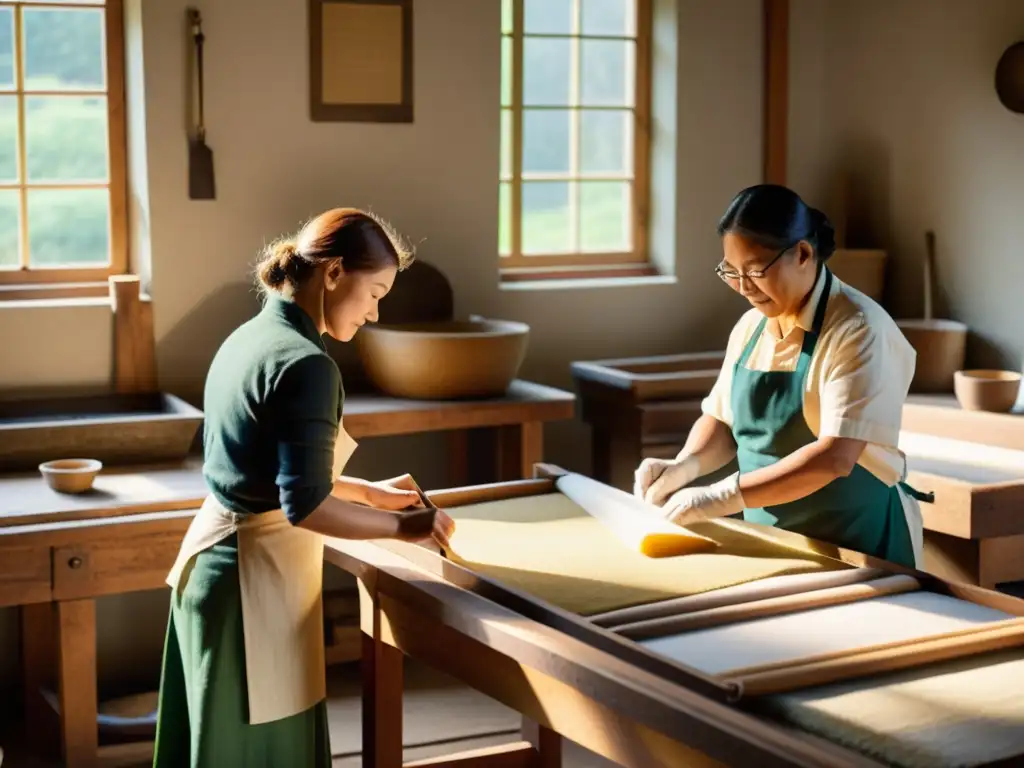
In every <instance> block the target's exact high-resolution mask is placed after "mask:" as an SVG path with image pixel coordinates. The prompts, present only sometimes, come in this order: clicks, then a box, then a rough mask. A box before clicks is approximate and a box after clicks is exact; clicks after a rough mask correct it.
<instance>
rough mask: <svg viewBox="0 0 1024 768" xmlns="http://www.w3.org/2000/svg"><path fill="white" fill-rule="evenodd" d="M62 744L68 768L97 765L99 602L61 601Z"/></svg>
mask: <svg viewBox="0 0 1024 768" xmlns="http://www.w3.org/2000/svg"><path fill="white" fill-rule="evenodd" d="M57 637H58V650H57V657H58V662H59V664H58V670H59V671H58V674H59V679H60V684H59V686H58V687H59V692H60V713H61V718H60V720H61V737H62V738H61V743H62V745H63V748H64V765H65V766H66V767H67V768H92V766H95V765H96V764H97V757H98V755H97V752H98V749H99V732H98V729H97V727H96V715H97V709H98V703H97V696H96V601H95V600H66V601H63V602H59V603H57Z"/></svg>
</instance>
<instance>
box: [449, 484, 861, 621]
mask: <svg viewBox="0 0 1024 768" xmlns="http://www.w3.org/2000/svg"><path fill="white" fill-rule="evenodd" d="M445 511H446V512H448V513H449V514H450V515H451V516H452V518H454V519H455V521H456V529H455V534H454V536H453V537H452V540H451V548H450V550H449V551H448V557H449V558H451V560H452V561H453V562H456V563H459V564H461V565H464V566H466V567H467V568H470V569H472V570H474V571H476V572H478V573H482V574H485V575H488V576H490V577H492V578H494V579H497V580H498V581H501V582H503V583H505V584H507V585H509V586H512V587H515V588H518V589H521V590H523V591H524V592H527V593H529V594H531V595H534V596H535V597H538V598H540V599H543V600H546V601H548V602H550V603H553V604H555V605H557V606H560V607H562V608H564V609H566V610H569V611H572V612H574V613H579V614H583V615H590V614H594V613H601V612H603V611H610V610H614V609H616V608H623V607H626V606H628V605H639V604H641V603H648V602H653V601H656V600H664V599H666V598H670V597H679V596H683V595H694V594H698V593H701V592H708V591H711V590H714V589H721V588H723V587H729V586H733V585H735V584H742V583H745V582H750V581H756V580H758V579H763V578H767V577H769V576H778V575H782V574H787V573H808V572H816V571H817V572H820V571H829V570H841V569H844V568H847V567H849V566H847V565H845V564H844V563H841V562H838V561H835V560H830V559H828V558H825V557H819V556H816V555H813V554H809V553H808V554H805V553H800V552H797V551H795V550H791V549H786V548H784V547H781V546H779V545H778V544H775V543H772V542H769V541H765V540H763V539H759V538H757V537H753V536H750V535H746V534H743V533H741V532H739V531H735V530H730V529H727V528H725V527H723V526H717V525H715V524H714V523H701V524H699V525H696V526H692V527H691V528H690V530H691V531H692V532H693V533H695V534H697V535H698V536H704V537H707V538H709V539H711V540H712V541H714V542H715V543H716V544H717V545H718V546H717V547H716V548H715V549H714V550H712V551H710V552H698V553H695V554H689V555H685V556H683V557H662V558H651V557H646V556H644V555H642V554H641V553H640V552H638V551H636V550H635V549H631V548H630V547H628V546H626V545H625V544H623V542H622V540H621V539H619V537H618V536H616V535H615V534H614V533H613V532H612V531H611V530H610V529H609V528H608V527H607V526H606V525H604V524H603V523H602V522H600V521H599V520H598V519H597V518H595V517H593V516H592V515H590V514H588V512H587V510H586V509H584V508H583V507H581V506H580V505H578V504H576V503H575V502H574V501H573V500H572V499H570V498H569V497H568V496H566V495H564V494H562V493H550V494H544V495H541V496H528V497H523V498H517V499H505V500H502V501H495V502H487V503H482V504H471V505H467V506H463V507H452V508H449V509H446V510H445Z"/></svg>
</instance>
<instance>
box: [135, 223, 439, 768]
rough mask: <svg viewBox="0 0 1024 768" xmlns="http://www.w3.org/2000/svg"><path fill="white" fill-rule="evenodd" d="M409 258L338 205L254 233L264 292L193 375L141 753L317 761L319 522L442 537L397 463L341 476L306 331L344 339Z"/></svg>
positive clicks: (321, 736)
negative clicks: (185, 509) (192, 509)
mask: <svg viewBox="0 0 1024 768" xmlns="http://www.w3.org/2000/svg"><path fill="white" fill-rule="evenodd" d="M411 261H412V255H411V254H410V253H409V252H408V251H407V249H405V248H403V247H402V245H401V243H400V242H399V240H398V238H397V236H396V235H395V234H394V233H392V232H391V230H390V229H389V228H388V227H387V226H385V225H384V223H383V222H381V221H380V220H379V219H377V218H376V217H374V216H372V215H370V214H367V213H364V212H362V211H358V210H354V209H349V208H339V209H334V210H331V211H327V212H326V213H323V214H321V215H320V216H318V217H316V218H315V219H313V220H311V221H310V222H309V223H308V224H306V226H305V227H303V228H302V230H301V231H300V232H299V233H298V235H297V236H296V237H295V238H294V239H288V240H282V241H280V242H278V243H276V244H274V245H273V246H272V247H271V248H269V249H268V251H267V253H266V255H265V258H264V259H263V261H262V262H261V263H260V264H259V266H258V268H257V277H258V281H259V284H260V287H261V289H262V291H263V293H264V295H265V299H266V300H265V304H264V306H263V309H262V311H260V312H259V314H258V315H256V317H254V318H252V319H251V320H249V321H248V322H246V323H244V324H243V325H241V326H240V327H239V328H238V329H236V330H235V331H234V332H233V333H232V334H231V335H230V336H229V337H228V338H227V339H226V340H225V341H224V343H223V344H222V345H221V347H220V349H219V350H218V352H217V354H216V356H215V357H214V360H213V363H212V364H211V366H210V370H209V374H208V376H207V379H206V391H205V394H204V410H205V423H204V427H203V430H204V432H203V437H204V440H203V449H204V462H203V474H204V477H205V479H206V483H207V486H208V487H209V491H210V495H209V496H208V498H207V499H206V501H205V503H204V504H203V506H202V508H201V509H200V510H199V512H198V513H197V514H196V516H195V518H194V520H193V522H192V524H191V526H190V528H189V530H188V532H187V533H186V535H185V539H184V541H183V543H182V545H181V550H180V552H179V554H178V559H177V561H176V562H175V564H174V566H173V568H172V569H171V572H170V574H169V576H168V578H167V583H168V584H169V585H170V586H171V588H172V593H171V609H170V617H169V620H168V628H167V638H166V646H165V650H164V664H163V672H162V678H161V683H160V698H159V714H158V721H157V739H156V750H155V757H154V765H155V766H156V768H184V767H190V768H232V767H233V766H246V768H259V766H266V767H267V768H271V766H272V767H273V768H320V767H321V766H323V767H324V768H326V767H328V766H330V765H331V749H330V741H329V736H328V726H327V709H326V682H325V672H324V627H323V609H322V592H323V584H322V575H323V537H324V536H335V537H338V538H344V539H387V538H397V539H404V540H409V541H415V540H421V539H425V538H427V537H430V536H433V537H434V539H436V540H437V541H438V542H439V543H441V544H442V545H444V544H446V542H447V538H448V537H449V536H450V535H451V533H452V531H453V524H452V521H451V519H450V518H449V517H448V516H447V515H445V514H444V513H443V512H437V513H436V514H435V515H433V516H431V515H429V514H426V515H414V516H400V515H398V514H396V513H397V512H398V511H399V510H403V509H408V508H411V507H414V506H422V504H421V502H420V498H419V495H418V493H417V492H416V491H415V490H414V488H413V487H412V486H411V485H410V484H409V483H408V476H405V477H403V478H397V479H396V480H392V481H386V482H383V483H370V482H366V481H363V480H358V479H355V478H349V477H344V476H342V471H343V469H344V467H345V464H346V463H347V461H348V459H349V457H350V456H351V455H352V452H353V450H354V449H355V442H354V441H353V440H352V439H351V438H350V437H349V436H348V434H347V433H346V432H345V429H344V427H343V426H342V408H343V402H344V390H343V388H342V383H341V375H340V374H339V372H338V367H337V365H336V364H335V362H334V360H333V359H332V358H331V357H330V356H329V355H328V354H327V352H326V349H325V347H324V343H323V340H322V338H321V337H322V336H323V334H325V333H326V334H329V335H330V336H331V337H333V338H335V339H337V340H338V341H349V340H351V339H352V337H353V336H354V335H355V334H356V332H357V331H358V330H359V328H360V327H361V326H362V325H363V324H365V323H367V322H374V321H376V320H377V304H378V302H379V301H380V300H381V299H382V298H383V297H384V296H385V295H386V294H387V293H388V291H389V290H390V289H391V286H392V284H393V283H394V281H395V277H396V276H397V274H398V272H399V271H400V270H402V269H404V268H405V267H406V266H408V264H409V263H410V262H411Z"/></svg>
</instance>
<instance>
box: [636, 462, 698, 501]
mask: <svg viewBox="0 0 1024 768" xmlns="http://www.w3.org/2000/svg"><path fill="white" fill-rule="evenodd" d="M698 477H700V460H699V459H698V458H697V457H696V456H684V457H683V458H681V459H644V460H643V461H642V462H640V466H639V467H637V470H636V473H635V474H634V475H633V495H634V496H636V497H637V498H638V499H643V500H644V501H646V502H647V503H648V504H653V505H654V506H656V507H660V506H661V505H662V504H663V503H664V502H665V499H667V498H668V497H669V496H671V495H672V494H673V493H675V492H676V491H678V490H679V489H680V488H682V487H684V486H686V485H689V484H690V483H692V482H693V481H694V480H696V479H697V478H698Z"/></svg>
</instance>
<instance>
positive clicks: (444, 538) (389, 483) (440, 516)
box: [372, 474, 455, 549]
mask: <svg viewBox="0 0 1024 768" xmlns="http://www.w3.org/2000/svg"><path fill="white" fill-rule="evenodd" d="M372 485H373V486H375V487H377V488H379V489H382V490H384V492H385V493H392V494H397V493H410V492H411V493H412V494H413V496H415V503H414V504H412V505H411V506H414V507H421V508H422V507H423V501H422V500H421V499H420V495H419V494H418V493H417V492H416V490H415V488H416V483H415V481H413V479H412V475H409V474H405V475H400V476H398V477H392V478H391V479H390V480H382V481H381V482H379V483H373V484H372ZM406 508H407V507H399V508H398V509H406ZM453 533H455V521H454V520H452V519H451V517H450V516H449V515H448V514H447V513H446V512H444V511H443V510H441V509H438V510H437V512H436V513H435V515H434V527H433V530H432V531H431V532H430V533H429V534H428V533H426V532H424V531H415V532H410V533H409V534H408V536H407V535H405V534H403V533H401V532H400V533H399V538H402V539H404V540H406V541H423V540H424V539H425V538H427V537H428V536H429V537H430V538H432V539H433V540H434V541H435V542H437V544H438V546H440V547H441V548H442V549H448V547H449V542H450V539H451V537H452V534H453Z"/></svg>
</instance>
